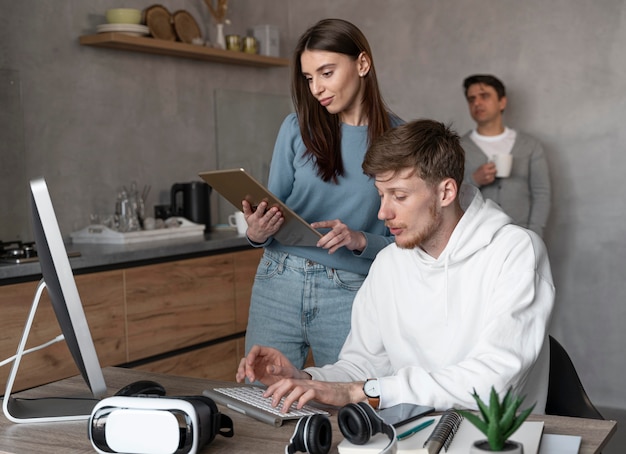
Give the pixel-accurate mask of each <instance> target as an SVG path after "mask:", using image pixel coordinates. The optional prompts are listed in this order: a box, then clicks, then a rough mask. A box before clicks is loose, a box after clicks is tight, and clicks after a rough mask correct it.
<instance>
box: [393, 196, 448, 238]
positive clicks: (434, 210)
mask: <svg viewBox="0 0 626 454" xmlns="http://www.w3.org/2000/svg"><path fill="white" fill-rule="evenodd" d="M428 211H430V221H429V222H428V224H426V225H425V226H424V227H423V228H422V230H421V231H420V232H418V233H416V234H414V235H413V236H412V237H410V238H408V239H407V240H405V241H403V242H402V243H398V241H397V239H396V244H397V245H398V247H399V248H401V249H414V248H416V247H419V246H421V245H422V244H423V243H424V242H425V241H429V240H430V239H432V238H433V237H434V236H435V233H436V232H437V231H438V230H439V227H440V226H441V222H442V215H441V208H440V207H438V206H437V200H433V203H432V205H431V206H430V208H429V210H428Z"/></svg>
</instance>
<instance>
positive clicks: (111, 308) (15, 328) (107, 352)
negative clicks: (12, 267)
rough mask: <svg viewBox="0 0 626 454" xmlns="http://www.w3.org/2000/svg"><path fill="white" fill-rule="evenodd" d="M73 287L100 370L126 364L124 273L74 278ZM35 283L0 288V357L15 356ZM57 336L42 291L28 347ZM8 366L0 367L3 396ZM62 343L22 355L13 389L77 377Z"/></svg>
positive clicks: (46, 298)
mask: <svg viewBox="0 0 626 454" xmlns="http://www.w3.org/2000/svg"><path fill="white" fill-rule="evenodd" d="M75 280H76V286H77V288H78V293H79V295H80V298H81V302H82V304H83V309H84V311H85V317H86V318H87V324H88V325H89V330H90V332H91V336H92V338H93V341H94V345H95V347H96V352H97V353H98V359H99V360H100V364H101V366H102V367H104V366H110V365H115V364H120V363H123V362H124V361H125V360H126V327H125V313H124V286H123V275H122V271H107V272H103V273H95V274H86V275H81V276H76V277H75ZM37 284H38V282H27V283H23V284H13V285H6V286H2V287H0V314H2V315H1V316H0V357H1V358H2V359H4V358H7V357H10V356H13V355H14V354H15V352H16V350H17V346H18V343H19V341H20V339H21V337H22V333H23V331H24V325H25V324H26V319H27V318H28V313H29V311H30V309H31V306H32V301H33V297H34V295H35V291H36V288H37ZM59 334H61V328H60V327H59V324H58V322H57V319H56V317H55V315H54V311H53V309H52V305H51V303H50V300H49V298H48V294H47V292H46V291H45V290H44V292H43V294H42V297H41V301H40V302H39V305H38V307H37V312H36V314H35V318H34V320H33V325H32V326H31V329H30V333H29V335H28V342H27V344H26V348H27V349H28V348H31V347H35V346H38V345H41V344H43V343H46V342H48V341H50V340H52V339H53V338H54V337H56V336H57V335H59ZM10 370H11V366H10V365H7V366H5V367H3V368H1V369H0V387H1V391H0V393H3V391H4V388H5V386H6V380H7V378H8V376H9V372H10ZM78 373H79V371H78V368H77V367H76V365H75V364H74V360H73V359H72V356H71V354H70V352H69V349H68V348H67V345H66V343H65V342H63V341H61V342H57V343H56V344H53V345H51V346H48V347H46V348H44V349H42V350H39V351H36V352H33V353H30V354H27V355H25V356H23V358H22V360H21V363H20V367H19V371H18V375H17V377H16V381H15V384H14V388H13V389H14V390H20V389H25V388H29V387H33V386H37V385H41V384H44V383H49V382H52V381H55V380H59V379H61V378H66V377H71V376H73V375H76V374H78Z"/></svg>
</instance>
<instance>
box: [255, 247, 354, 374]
mask: <svg viewBox="0 0 626 454" xmlns="http://www.w3.org/2000/svg"><path fill="white" fill-rule="evenodd" d="M364 279H365V276H363V275H361V274H356V273H351V272H349V271H342V270H335V269H332V268H327V267H325V266H323V265H320V264H319V263H315V262H312V261H310V260H307V259H305V258H302V257H297V256H294V255H289V254H287V253H285V252H278V251H272V250H267V249H266V250H265V253H264V254H263V257H262V258H261V262H260V263H259V266H258V268H257V274H256V277H255V279H254V286H253V288H252V299H251V302H250V314H249V318H248V329H247V332H246V353H247V352H248V351H250V348H251V347H252V346H253V345H254V344H259V345H266V346H270V347H274V348H276V349H278V350H280V351H281V352H282V353H283V354H284V355H285V356H286V357H287V358H289V360H290V361H291V362H292V363H293V365H294V366H296V367H297V368H300V369H301V368H302V367H303V366H304V363H305V361H306V357H307V355H308V352H309V348H311V349H312V351H313V358H314V359H315V365H316V366H322V365H324V364H331V363H334V362H335V361H337V356H338V355H339V351H340V350H341V347H342V346H343V343H344V341H345V340H346V337H347V336H348V332H349V331H350V316H351V312H352V302H353V300H354V296H355V295H356V292H357V290H358V289H359V288H360V287H361V284H362V283H363V280H364Z"/></svg>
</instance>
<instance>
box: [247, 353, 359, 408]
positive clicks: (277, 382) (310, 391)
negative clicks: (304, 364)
mask: <svg viewBox="0 0 626 454" xmlns="http://www.w3.org/2000/svg"><path fill="white" fill-rule="evenodd" d="M246 378H247V379H248V380H249V381H250V382H254V381H257V380H258V381H260V382H261V383H263V384H264V385H266V386H268V388H267V390H266V391H265V393H264V396H265V397H269V396H271V397H272V404H273V405H274V406H275V407H276V406H278V405H279V404H280V401H281V399H282V398H283V397H284V398H285V400H284V401H283V404H282V409H283V411H285V412H286V411H288V409H289V407H290V406H291V405H292V404H293V403H295V402H296V401H297V408H298V409H300V408H302V407H303V406H304V405H305V404H306V403H307V402H309V401H311V400H316V401H318V402H321V403H325V404H329V405H336V406H343V405H346V404H348V403H351V402H360V401H363V400H365V394H364V393H363V382H349V383H334V382H322V381H317V380H311V376H310V375H309V374H308V373H306V372H304V371H302V370H299V369H297V368H296V367H295V366H294V365H293V364H291V362H290V361H289V360H288V359H287V358H286V357H285V355H283V354H282V353H281V352H279V351H278V350H276V349H275V348H271V347H262V346H259V345H255V346H254V347H252V348H251V349H250V353H248V355H247V356H246V357H245V358H243V359H242V360H241V362H240V363H239V369H238V370H237V375H236V379H237V381H238V382H240V383H241V382H243V381H244V380H245V379H246Z"/></svg>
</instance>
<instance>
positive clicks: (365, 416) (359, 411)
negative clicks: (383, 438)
mask: <svg viewBox="0 0 626 454" xmlns="http://www.w3.org/2000/svg"><path fill="white" fill-rule="evenodd" d="M337 422H338V424H339V429H340V430H341V433H342V434H343V436H344V437H345V438H346V440H348V441H349V442H350V443H353V444H355V445H364V444H365V443H367V442H368V441H369V440H370V438H372V437H373V436H374V435H376V434H378V433H384V434H386V435H387V436H388V437H389V443H388V444H387V446H386V447H385V448H384V449H383V450H382V451H381V454H394V453H395V452H396V451H397V449H398V447H397V441H396V429H394V427H393V426H392V425H391V424H387V423H386V422H385V421H383V419H382V418H381V417H380V416H378V413H376V411H375V410H374V409H373V408H372V407H371V406H370V405H369V404H367V403H365V402H359V403H357V404H348V405H346V406H344V407H341V408H340V409H339V413H338V414H337ZM331 444H332V428H331V425H330V420H329V419H328V417H327V416H325V415H311V416H305V417H304V418H300V419H299V420H298V424H296V428H295V430H294V432H293V435H292V436H291V439H290V440H289V444H288V445H287V446H285V454H294V453H296V452H306V453H309V454H327V453H328V452H329V451H330V447H331Z"/></svg>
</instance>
